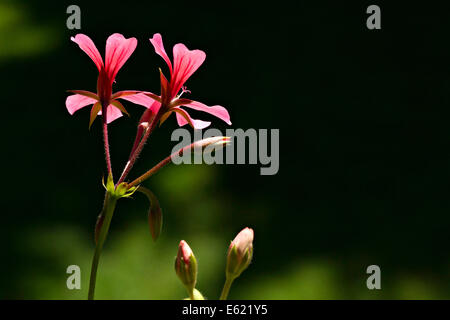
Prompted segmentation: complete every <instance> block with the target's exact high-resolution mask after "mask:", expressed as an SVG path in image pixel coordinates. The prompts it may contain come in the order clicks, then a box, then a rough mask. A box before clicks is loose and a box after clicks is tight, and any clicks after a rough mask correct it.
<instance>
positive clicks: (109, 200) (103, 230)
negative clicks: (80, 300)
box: [88, 191, 117, 300]
mask: <svg viewBox="0 0 450 320" xmlns="http://www.w3.org/2000/svg"><path fill="white" fill-rule="evenodd" d="M116 202H117V198H116V197H115V196H114V195H111V194H110V193H109V192H108V191H107V192H106V195H105V201H104V203H103V209H102V212H101V213H100V215H104V220H103V223H102V225H101V227H100V234H99V236H98V239H97V244H96V246H95V252H94V258H93V259H92V266H91V277H90V280H89V294H88V299H89V300H94V293H95V283H96V280H97V269H98V263H99V261H100V254H101V252H102V249H103V244H104V243H105V240H106V237H107V235H108V231H109V226H110V224H111V219H112V216H113V214H114V209H115V207H116Z"/></svg>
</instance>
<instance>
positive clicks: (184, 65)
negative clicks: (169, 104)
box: [170, 43, 206, 97]
mask: <svg viewBox="0 0 450 320" xmlns="http://www.w3.org/2000/svg"><path fill="white" fill-rule="evenodd" d="M205 59H206V54H205V53H204V52H203V51H201V50H189V49H188V48H186V46H185V45H184V44H182V43H178V44H176V45H175V46H174V47H173V64H174V67H173V75H172V78H171V80H170V83H171V85H172V92H171V94H172V96H173V97H175V95H176V94H177V93H178V91H180V89H181V87H182V86H183V85H184V83H185V82H186V81H187V79H189V77H190V76H191V75H192V74H193V73H194V72H195V71H196V70H197V69H198V68H199V67H200V66H201V65H202V63H203V62H204V61H205Z"/></svg>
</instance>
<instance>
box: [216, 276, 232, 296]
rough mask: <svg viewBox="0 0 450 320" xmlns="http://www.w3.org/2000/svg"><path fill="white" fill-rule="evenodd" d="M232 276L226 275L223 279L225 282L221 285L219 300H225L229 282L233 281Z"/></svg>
mask: <svg viewBox="0 0 450 320" xmlns="http://www.w3.org/2000/svg"><path fill="white" fill-rule="evenodd" d="M233 281H234V278H231V277H227V279H226V280H225V284H224V285H223V289H222V294H221V295H220V298H219V300H227V297H228V293H229V292H230V288H231V284H232V283H233Z"/></svg>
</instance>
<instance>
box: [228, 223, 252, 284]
mask: <svg viewBox="0 0 450 320" xmlns="http://www.w3.org/2000/svg"><path fill="white" fill-rule="evenodd" d="M253 238H254V233H253V229H250V228H245V229H243V230H242V231H241V232H239V233H238V235H237V236H236V237H235V238H234V240H233V241H232V242H231V244H230V247H229V248H228V256H227V269H226V274H227V277H231V278H236V277H238V276H239V275H240V274H241V273H242V272H243V271H244V270H245V269H247V267H248V266H249V265H250V262H251V260H252V257H253Z"/></svg>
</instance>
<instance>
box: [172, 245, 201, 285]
mask: <svg viewBox="0 0 450 320" xmlns="http://www.w3.org/2000/svg"><path fill="white" fill-rule="evenodd" d="M175 272H176V274H177V276H178V278H180V280H181V282H182V283H183V284H184V286H185V287H186V289H187V290H188V292H189V293H192V292H193V290H194V288H195V283H196V282H197V260H196V259H195V256H194V253H193V252H192V250H191V248H190V247H189V245H188V244H187V243H186V241H184V240H181V241H180V245H179V246H178V254H177V258H176V260H175Z"/></svg>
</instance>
